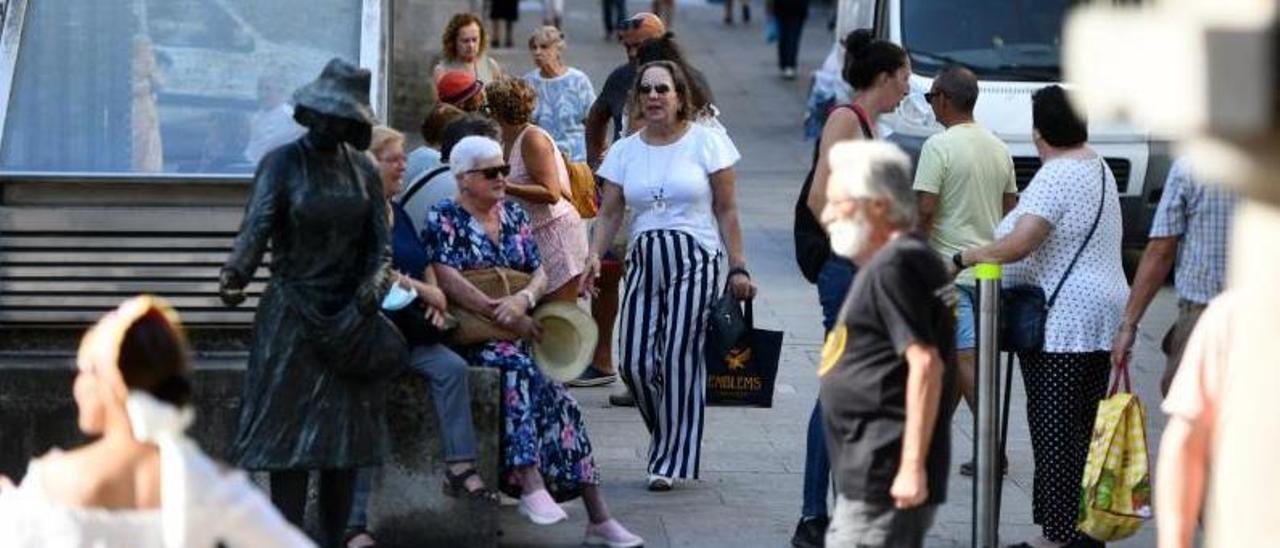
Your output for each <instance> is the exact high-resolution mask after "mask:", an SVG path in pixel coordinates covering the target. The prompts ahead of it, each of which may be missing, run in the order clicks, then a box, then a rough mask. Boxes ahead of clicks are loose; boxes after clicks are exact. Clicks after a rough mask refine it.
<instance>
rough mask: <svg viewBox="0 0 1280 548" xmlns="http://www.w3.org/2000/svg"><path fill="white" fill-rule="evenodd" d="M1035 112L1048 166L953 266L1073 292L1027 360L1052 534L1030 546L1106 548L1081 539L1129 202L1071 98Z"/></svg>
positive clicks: (1038, 516)
mask: <svg viewBox="0 0 1280 548" xmlns="http://www.w3.org/2000/svg"><path fill="white" fill-rule="evenodd" d="M1031 104H1032V123H1033V126H1034V131H1033V132H1032V136H1033V139H1034V141H1035V145H1036V149H1037V150H1038V151H1039V153H1040V158H1041V160H1042V161H1043V162H1044V165H1043V166H1042V167H1041V168H1040V171H1039V172H1038V173H1036V176H1035V178H1034V179H1032V181H1031V184H1030V185H1029V186H1027V189H1026V190H1025V191H1023V193H1022V195H1021V196H1020V198H1019V201H1018V206H1017V207H1016V208H1014V209H1013V211H1010V212H1009V214H1008V215H1007V216H1006V217H1005V218H1004V220H1003V221H1002V222H1001V223H1000V226H999V227H997V229H996V238H997V239H996V241H995V242H992V243H991V244H990V245H987V246H983V247H979V248H974V249H969V250H966V251H963V252H961V253H957V254H956V255H955V257H953V258H952V261H953V262H954V263H955V264H956V266H957V267H961V268H963V267H966V266H969V265H972V264H976V263H1013V264H1010V265H1009V267H1008V268H1007V269H1006V271H1005V279H1006V283H1010V282H1012V283H1025V284H1032V285H1038V286H1039V287H1040V288H1041V289H1043V290H1044V293H1045V296H1046V299H1048V298H1051V296H1052V294H1053V292H1054V290H1055V288H1057V287H1058V286H1059V284H1061V290H1060V292H1059V294H1058V295H1057V299H1056V300H1054V301H1053V305H1052V306H1051V307H1050V308H1049V314H1048V319H1047V321H1046V324H1045V341H1044V349H1043V351H1041V352H1020V353H1018V360H1019V363H1020V364H1021V366H1022V379H1023V382H1024V383H1025V385H1026V390H1027V416H1028V418H1029V423H1030V426H1031V449H1032V454H1033V457H1034V460H1035V488H1034V494H1033V497H1032V508H1033V520H1034V521H1035V523H1036V524H1038V525H1040V526H1041V529H1042V532H1043V538H1040V539H1036V540H1035V541H1033V542H1032V543H1028V544H1026V545H1027V546H1036V547H1053V546H1064V545H1067V544H1070V545H1071V546H1095V545H1096V546H1101V545H1102V543H1101V542H1098V541H1096V540H1094V539H1091V538H1089V537H1086V536H1084V535H1083V534H1082V533H1079V532H1077V531H1076V527H1075V522H1076V512H1077V506H1076V505H1077V501H1078V500H1079V495H1080V477H1081V476H1082V474H1083V473H1084V463H1085V459H1086V457H1087V454H1088V451H1089V439H1090V436H1091V435H1092V432H1093V421H1094V416H1095V415H1096V414H1097V410H1098V401H1100V400H1102V399H1103V398H1104V397H1105V395H1106V390H1107V382H1108V380H1109V378H1110V374H1111V360H1110V351H1111V339H1112V335H1113V334H1114V333H1115V330H1116V326H1117V325H1118V324H1119V323H1120V318H1121V315H1122V314H1123V312H1124V305H1125V301H1126V300H1128V298H1129V285H1128V283H1127V282H1126V280H1125V276H1124V270H1123V269H1122V267H1121V262H1120V237H1121V226H1120V222H1121V221H1120V200H1119V196H1118V195H1117V189H1116V181H1115V176H1114V175H1113V174H1112V173H1111V170H1110V168H1108V167H1107V165H1106V162H1104V161H1103V159H1102V157H1101V156H1099V155H1098V154H1097V153H1096V152H1094V150H1093V149H1091V148H1089V147H1088V146H1087V144H1086V140H1088V136H1089V135H1088V126H1087V125H1086V123H1085V121H1084V120H1082V119H1080V118H1079V117H1078V116H1077V115H1076V114H1075V112H1074V111H1073V110H1072V108H1071V105H1070V104H1069V103H1068V99H1067V94H1066V92H1065V91H1063V89H1062V88H1061V87H1058V86H1049V87H1047V88H1044V89H1041V90H1040V91H1037V92H1036V93H1035V94H1034V95H1032V97H1031ZM1077 255H1078V256H1079V257H1078V259H1076V258H1075V257H1077ZM1073 263H1074V266H1072V264H1073Z"/></svg>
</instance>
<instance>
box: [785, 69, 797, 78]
mask: <svg viewBox="0 0 1280 548" xmlns="http://www.w3.org/2000/svg"><path fill="white" fill-rule="evenodd" d="M782 79H783V80H795V79H796V69H795V68H792V67H787V68H784V69H782Z"/></svg>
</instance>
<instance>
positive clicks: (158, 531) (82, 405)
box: [0, 295, 313, 548]
mask: <svg viewBox="0 0 1280 548" xmlns="http://www.w3.org/2000/svg"><path fill="white" fill-rule="evenodd" d="M187 354H188V350H187V346H186V341H185V339H184V337H183V335H182V326H181V324H180V322H179V320H178V315H177V313H175V312H174V311H173V309H172V308H170V307H169V305H168V304H167V303H165V302H164V301H163V300H161V299H159V298H155V297H150V296H145V295H144V296H140V297H134V298H132V299H129V300H127V301H125V302H124V303H122V304H120V306H119V307H117V308H116V309H115V310H112V311H111V312H108V313H107V314H106V315H105V316H103V318H102V319H101V320H99V321H98V323H97V324H95V325H94V326H93V327H92V328H90V329H89V331H88V332H87V333H85V336H84V338H83V339H82V340H81V342H80V351H79V353H78V355H77V356H76V367H77V372H76V377H75V383H74V384H73V385H72V394H73V395H74V397H75V402H76V408H77V411H78V415H77V423H78V424H79V426H80V430H81V431H83V432H84V433H85V434H87V435H90V436H97V439H96V440H95V441H93V442H90V443H89V444H87V445H85V446H83V447H79V448H76V449H72V450H70V451H59V450H57V449H54V450H53V451H50V452H49V453H48V454H46V455H45V456H43V457H40V458H37V459H34V460H32V461H31V463H30V464H29V465H28V467H27V475H26V477H25V478H24V479H23V481H22V485H21V486H20V487H17V488H14V487H13V486H12V484H10V483H9V482H8V480H7V479H5V478H4V477H3V476H0V538H3V539H4V541H3V543H4V545H5V546H15V547H28V546H29V547H33V548H34V547H37V546H100V547H107V548H110V547H113V546H120V547H126V546H127V547H130V548H133V547H139V548H149V547H164V548H178V547H188V546H190V547H199V548H212V547H214V546H219V545H223V544H225V545H227V546H312V545H313V544H312V543H311V541H310V540H308V539H307V537H306V536H305V535H303V534H302V533H301V532H300V531H298V530H297V529H295V528H293V527H292V526H291V525H289V523H288V522H287V521H285V520H284V518H282V517H281V516H280V514H279V513H278V512H277V511H276V509H275V508H273V507H272V506H271V503H270V502H269V501H268V500H267V498H266V497H264V496H263V495H262V493H261V492H260V491H258V489H257V488H256V487H254V485H253V482H251V481H250V480H249V477H248V476H246V475H245V474H244V473H242V472H239V471H227V470H225V469H224V468H222V466H221V465H219V464H218V463H215V462H214V461H213V460H212V459H210V458H209V457H208V456H206V455H205V454H204V453H203V452H201V451H200V448H199V446H197V445H196V444H195V442H194V441H192V440H190V439H189V438H187V437H186V435H185V434H184V433H183V432H184V431H185V430H186V429H187V427H189V426H190V425H191V422H192V419H193V413H192V410H191V405H190V404H191V398H192V388H191V380H190V370H191V369H190V366H189V365H188V363H187Z"/></svg>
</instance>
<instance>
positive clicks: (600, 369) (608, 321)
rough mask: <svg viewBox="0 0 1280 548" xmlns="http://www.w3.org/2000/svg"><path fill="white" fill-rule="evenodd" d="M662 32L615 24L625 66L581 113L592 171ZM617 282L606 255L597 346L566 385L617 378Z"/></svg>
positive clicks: (616, 267)
mask: <svg viewBox="0 0 1280 548" xmlns="http://www.w3.org/2000/svg"><path fill="white" fill-rule="evenodd" d="M666 32H667V27H666V25H664V24H663V23H662V20H661V19H659V18H658V16H657V15H654V14H652V13H647V12H642V13H637V14H635V15H633V16H631V17H629V18H627V19H626V20H624V21H622V22H621V23H618V33H619V36H621V38H622V45H623V47H624V48H626V51H627V62H626V63H625V64H623V65H621V66H619V67H618V68H616V69H613V72H612V73H610V74H609V78H608V79H607V80H605V83H604V88H603V89H601V91H600V95H598V96H596V101H595V103H594V104H592V105H591V111H590V112H589V113H588V114H587V123H586V132H587V163H588V164H590V165H591V169H592V170H594V169H596V168H598V167H600V161H601V160H603V159H604V152H605V149H607V148H608V142H610V141H617V140H618V139H620V138H621V137H622V127H623V124H622V114H623V110H624V108H625V107H626V103H627V95H628V93H630V89H631V85H632V84H633V83H635V79H636V70H637V67H636V51H637V50H639V49H640V44H642V43H644V42H645V41H646V40H651V39H654V38H658V37H661V36H662V35H663V34H666ZM610 122H612V123H613V134H612V135H613V138H612V139H608V134H607V133H606V132H607V131H608V128H609V123H610ZM621 278H622V262H621V260H620V258H619V257H614V256H612V254H606V255H605V257H604V260H603V261H601V269H600V279H598V280H596V287H597V288H599V290H600V292H599V294H597V295H596V297H595V298H594V299H592V301H591V316H592V317H593V318H594V319H595V321H596V327H597V329H598V330H599V332H600V338H599V342H597V343H596V351H595V356H594V357H593V358H592V360H591V367H589V368H587V370H586V371H585V372H584V373H583V374H582V376H581V377H580V378H578V379H575V380H572V381H569V382H568V383H567V384H568V385H569V386H601V385H606V384H610V383H612V382H614V381H615V380H617V378H618V373H617V369H615V367H614V363H613V324H614V319H615V317H616V316H617V314H618V282H619V280H621ZM609 402H610V403H612V404H613V405H635V399H634V398H632V397H631V394H628V393H625V392H624V393H619V394H613V395H611V396H610V397H609Z"/></svg>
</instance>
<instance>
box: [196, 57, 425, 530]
mask: <svg viewBox="0 0 1280 548" xmlns="http://www.w3.org/2000/svg"><path fill="white" fill-rule="evenodd" d="M369 84H370V74H369V71H368V70H364V69H360V68H357V67H355V66H353V65H351V64H350V63H347V62H345V61H342V60H340V59H334V60H332V61H330V62H329V64H328V65H327V66H325V68H324V71H323V72H322V73H321V74H320V77H319V78H317V79H316V80H315V81H313V82H311V83H309V84H307V85H305V86H303V87H301V88H299V89H298V90H297V91H296V92H294V94H293V101H294V105H295V111H294V118H295V119H296V120H297V121H298V123H299V124H301V125H302V126H304V127H306V128H307V130H308V131H307V133H306V134H305V135H303V136H302V137H300V138H299V139H298V140H296V141H294V142H291V143H288V144H286V145H283V146H281V147H279V148H277V149H275V150H273V151H271V152H269V153H268V154H267V155H266V156H264V157H263V158H262V161H261V162H260V163H259V164H258V169H257V172H256V173H255V175H254V190H253V196H252V198H250V200H249V203H248V205H247V206H246V210H245V216H244V221H243V222H242V224H241V226H240V233H239V235H238V236H237V237H236V240H235V246H234V248H233V249H232V252H231V256H230V257H229V258H228V259H227V262H226V264H225V265H224V266H223V268H222V274H221V279H220V294H221V297H222V300H223V302H225V303H227V304H228V305H232V306H234V305H236V304H239V303H240V302H241V301H243V300H244V286H245V285H246V284H247V283H248V282H249V281H250V280H251V279H252V277H253V272H254V270H256V269H257V267H258V264H259V262H260V261H261V259H262V256H263V253H264V251H265V250H266V249H267V247H268V243H269V244H270V249H271V265H270V269H271V279H270V283H269V284H268V285H267V288H266V290H265V291H263V293H262V297H261V298H260V300H259V302H258V309H257V314H256V315H255V317H254V325H253V343H252V347H251V350H250V354H249V363H248V369H247V371H246V374H245V379H244V387H243V391H242V394H243V397H242V407H241V411H240V423H239V431H238V433H237V435H236V439H235V443H234V445H233V446H232V458H233V460H234V461H235V463H236V465H237V466H240V467H241V468H245V469H248V470H262V471H268V472H270V477H271V499H272V501H273V502H274V503H275V505H276V506H277V507H279V508H280V510H281V512H282V513H283V514H284V515H285V517H286V518H288V519H289V520H290V521H292V522H293V523H295V524H299V525H300V524H301V523H302V519H303V515H304V509H305V506H306V494H307V480H308V472H309V471H311V470H319V471H321V473H320V484H319V493H320V500H319V502H320V521H321V523H323V526H324V528H325V534H326V536H327V537H328V539H327V542H336V539H338V538H339V537H340V535H341V532H342V528H343V526H344V524H345V523H346V518H347V513H348V511H349V508H350V505H351V492H352V486H353V483H354V477H355V469H356V468H357V467H365V466H373V465H378V464H381V462H382V459H383V457H384V456H385V454H386V452H387V449H388V440H387V426H386V422H385V413H384V408H385V403H384V401H383V399H382V397H381V392H382V391H381V390H380V389H379V382H378V381H379V379H382V378H385V377H386V376H388V375H389V373H390V372H391V371H393V370H394V369H396V368H398V367H399V366H400V365H402V364H403V363H405V362H406V361H407V360H406V355H405V352H406V350H405V345H404V340H403V339H402V338H401V337H400V335H399V333H398V332H397V331H396V330H395V328H394V327H392V326H391V324H390V323H389V322H388V321H387V320H386V319H385V318H384V317H383V316H382V315H381V314H380V313H379V311H378V309H379V302H380V300H381V298H382V295H383V294H384V293H385V291H386V289H387V286H388V285H389V279H388V276H387V275H386V273H387V272H388V270H387V267H388V262H389V252H388V232H387V211H386V202H385V201H384V200H383V199H382V182H381V179H380V178H379V177H378V171H377V169H376V168H375V167H374V166H373V164H372V163H371V162H370V161H369V160H368V158H367V157H366V155H365V154H364V153H362V152H360V151H361V150H364V149H365V148H368V146H369V139H370V132H371V128H372V126H373V125H374V124H376V123H377V120H376V118H375V116H374V114H373V112H372V109H370V107H369V104H368V103H369V101H368V97H369ZM321 541H322V544H323V543H324V542H325V540H324V539H321Z"/></svg>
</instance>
